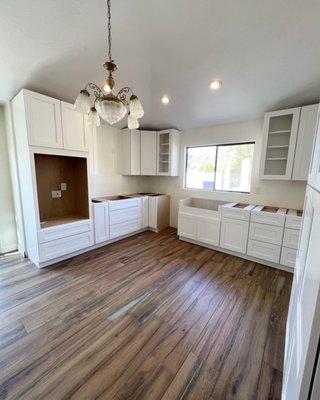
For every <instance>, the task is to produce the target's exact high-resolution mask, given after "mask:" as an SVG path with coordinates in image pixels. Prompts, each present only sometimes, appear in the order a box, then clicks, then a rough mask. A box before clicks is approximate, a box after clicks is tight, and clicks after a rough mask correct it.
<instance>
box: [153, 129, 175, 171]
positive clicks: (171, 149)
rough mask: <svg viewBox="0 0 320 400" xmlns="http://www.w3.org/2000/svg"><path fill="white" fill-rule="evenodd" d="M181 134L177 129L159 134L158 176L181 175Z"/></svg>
mask: <svg viewBox="0 0 320 400" xmlns="http://www.w3.org/2000/svg"><path fill="white" fill-rule="evenodd" d="M179 145H180V133H179V132H178V131H176V130H175V129H169V130H164V131H159V132H158V140H157V175H165V176H178V175H179V151H180V146H179Z"/></svg>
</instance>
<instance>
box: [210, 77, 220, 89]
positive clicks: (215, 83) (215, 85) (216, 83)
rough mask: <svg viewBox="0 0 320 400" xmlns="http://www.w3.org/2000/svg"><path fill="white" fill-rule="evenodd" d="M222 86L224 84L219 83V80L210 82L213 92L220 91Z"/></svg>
mask: <svg viewBox="0 0 320 400" xmlns="http://www.w3.org/2000/svg"><path fill="white" fill-rule="evenodd" d="M221 86H222V82H221V81H219V79H215V80H214V81H211V82H210V89H212V90H218V89H220V88H221Z"/></svg>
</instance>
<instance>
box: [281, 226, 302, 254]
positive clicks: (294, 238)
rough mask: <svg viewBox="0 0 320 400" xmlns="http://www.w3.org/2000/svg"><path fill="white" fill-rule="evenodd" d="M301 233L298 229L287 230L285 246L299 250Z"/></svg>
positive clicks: (284, 237) (285, 232) (285, 231)
mask: <svg viewBox="0 0 320 400" xmlns="http://www.w3.org/2000/svg"><path fill="white" fill-rule="evenodd" d="M299 235H300V231H298V230H296V229H289V228H285V230H284V236H283V246H285V247H290V248H291V249H297V248H298V243H299Z"/></svg>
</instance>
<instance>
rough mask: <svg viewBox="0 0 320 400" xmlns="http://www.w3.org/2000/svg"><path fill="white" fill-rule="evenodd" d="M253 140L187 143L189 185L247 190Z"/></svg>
mask: <svg viewBox="0 0 320 400" xmlns="http://www.w3.org/2000/svg"><path fill="white" fill-rule="evenodd" d="M253 150H254V143H238V144H227V145H225V144H223V145H212V146H197V147H187V159H186V181H185V187H186V188H188V189H203V190H223V191H229V192H244V193H249V192H250V182H251V171H252V160H253Z"/></svg>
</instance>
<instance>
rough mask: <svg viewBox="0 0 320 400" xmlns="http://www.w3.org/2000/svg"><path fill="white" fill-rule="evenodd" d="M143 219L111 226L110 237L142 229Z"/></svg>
mask: <svg viewBox="0 0 320 400" xmlns="http://www.w3.org/2000/svg"><path fill="white" fill-rule="evenodd" d="M141 226H142V224H141V220H138V219H135V220H133V221H126V222H122V223H121V224H116V225H111V226H110V239H114V238H117V237H119V236H123V235H127V234H128V233H131V232H135V231H138V230H139V229H141Z"/></svg>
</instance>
